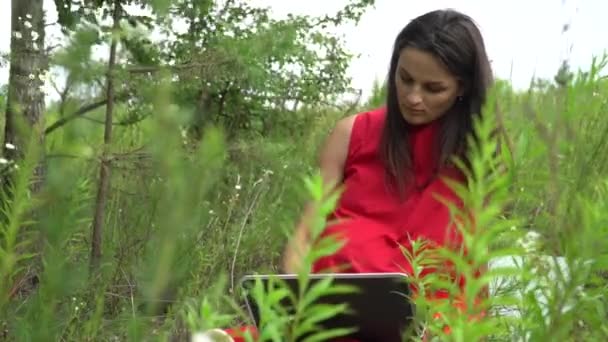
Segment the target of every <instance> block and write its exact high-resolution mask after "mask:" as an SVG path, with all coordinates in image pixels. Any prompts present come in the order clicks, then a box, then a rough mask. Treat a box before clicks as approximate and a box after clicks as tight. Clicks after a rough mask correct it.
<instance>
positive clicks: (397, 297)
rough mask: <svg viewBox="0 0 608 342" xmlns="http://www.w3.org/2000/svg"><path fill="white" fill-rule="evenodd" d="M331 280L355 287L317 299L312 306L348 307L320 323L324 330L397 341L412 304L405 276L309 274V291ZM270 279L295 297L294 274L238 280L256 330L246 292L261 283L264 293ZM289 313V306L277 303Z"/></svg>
mask: <svg viewBox="0 0 608 342" xmlns="http://www.w3.org/2000/svg"><path fill="white" fill-rule="evenodd" d="M327 277H331V278H333V284H346V285H349V286H355V287H356V288H357V292H355V293H350V292H349V293H344V294H333V295H328V296H324V297H321V298H319V299H318V300H317V301H316V302H315V303H323V304H341V303H347V304H348V312H343V313H340V314H338V315H337V316H334V317H332V318H329V319H327V320H325V321H323V322H322V324H320V325H321V327H322V328H324V329H334V328H355V329H356V331H355V332H354V333H352V334H351V335H348V336H345V337H349V338H353V339H356V340H358V341H361V342H368V341H369V342H373V341H383V342H401V341H402V340H403V333H404V332H405V331H406V329H408V328H411V324H412V322H413V317H414V305H413V303H412V302H411V301H410V296H411V290H410V287H409V283H408V278H407V275H405V274H403V273H326V274H311V275H310V283H309V288H310V286H312V285H313V284H314V283H315V282H317V281H319V280H321V279H324V278H327ZM271 278H274V279H280V280H282V281H283V282H284V283H285V284H287V286H288V287H289V288H290V289H291V291H293V292H292V293H294V294H297V293H298V292H297V290H298V278H297V275H295V274H282V275H248V276H245V277H244V278H243V279H242V281H241V286H242V288H243V290H244V295H245V304H246V306H247V310H248V311H249V314H250V316H251V319H252V320H253V322H254V323H255V325H256V327H258V328H259V324H260V316H259V310H258V307H257V305H256V303H255V300H254V298H253V296H252V295H251V293H250V291H248V290H249V289H251V288H253V286H254V285H255V283H256V280H260V281H262V283H263V285H264V289H265V291H267V289H268V284H269V280H270V279H271ZM281 305H282V306H283V308H284V309H286V310H288V311H289V310H290V307H289V305H290V304H289V303H283V304H281Z"/></svg>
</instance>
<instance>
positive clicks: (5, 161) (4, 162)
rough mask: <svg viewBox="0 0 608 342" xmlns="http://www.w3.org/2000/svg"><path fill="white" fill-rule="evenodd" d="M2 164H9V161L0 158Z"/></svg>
mask: <svg viewBox="0 0 608 342" xmlns="http://www.w3.org/2000/svg"><path fill="white" fill-rule="evenodd" d="M0 164H8V159H5V158H0Z"/></svg>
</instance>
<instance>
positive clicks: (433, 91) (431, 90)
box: [426, 87, 443, 94]
mask: <svg viewBox="0 0 608 342" xmlns="http://www.w3.org/2000/svg"><path fill="white" fill-rule="evenodd" d="M426 90H428V91H429V92H431V93H434V94H437V93H441V92H442V91H443V88H439V87H427V88H426Z"/></svg>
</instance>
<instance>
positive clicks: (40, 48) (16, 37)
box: [3, 0, 48, 190]
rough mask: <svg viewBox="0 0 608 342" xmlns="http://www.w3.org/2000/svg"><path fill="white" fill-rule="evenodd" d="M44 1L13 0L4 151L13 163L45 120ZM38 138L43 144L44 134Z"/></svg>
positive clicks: (5, 179)
mask: <svg viewBox="0 0 608 342" xmlns="http://www.w3.org/2000/svg"><path fill="white" fill-rule="evenodd" d="M42 3H43V1H42V0H12V1H11V10H12V12H11V43H10V49H11V51H10V56H9V63H10V68H9V85H8V94H7V100H6V123H5V133H4V144H3V152H4V153H3V154H4V158H5V159H7V160H9V161H11V162H12V163H15V162H18V160H19V159H20V158H22V157H23V156H22V155H21V151H22V147H23V146H25V141H26V139H27V138H26V136H27V134H29V133H30V132H31V133H33V134H36V132H37V131H39V130H40V126H41V124H42V123H43V113H44V105H45V97H44V92H43V88H42V86H43V84H44V82H43V80H44V77H45V75H46V71H47V69H48V67H47V66H48V63H47V57H46V52H45V47H44V39H45V32H44V12H43V7H42ZM21 124H25V125H24V127H20V126H21ZM21 128H23V129H21ZM28 131H29V132H28ZM39 139H40V140H41V144H42V142H43V137H42V135H40V138H39ZM7 170H8V169H7V168H5V170H4V171H5V172H4V174H3V187H4V189H5V190H8V189H9V186H8V185H9V184H10V176H9V173H8V172H6V171H7ZM42 174H43V168H42V166H40V167H38V168H37V169H36V171H35V175H36V176H37V179H38V180H37V181H35V182H34V184H33V190H37V189H38V188H39V187H40V184H41V182H40V178H41V176H42Z"/></svg>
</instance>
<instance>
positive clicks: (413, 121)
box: [403, 114, 433, 126]
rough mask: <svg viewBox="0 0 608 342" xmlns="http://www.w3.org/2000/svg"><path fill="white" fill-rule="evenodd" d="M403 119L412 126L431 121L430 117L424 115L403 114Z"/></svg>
mask: <svg viewBox="0 0 608 342" xmlns="http://www.w3.org/2000/svg"><path fill="white" fill-rule="evenodd" d="M403 119H404V120H405V122H407V123H408V124H410V125H413V126H420V125H426V124H428V123H430V122H431V121H433V119H432V118H430V117H428V116H426V115H409V114H403Z"/></svg>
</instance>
